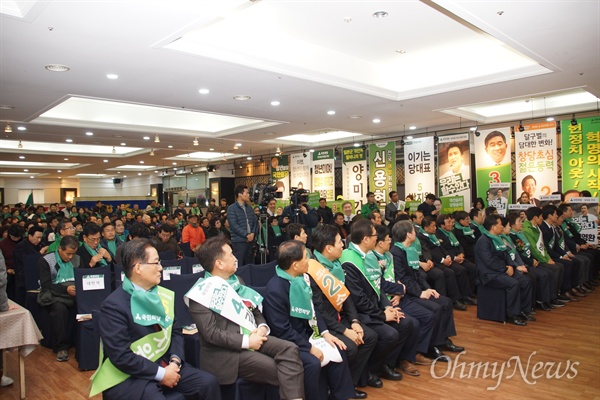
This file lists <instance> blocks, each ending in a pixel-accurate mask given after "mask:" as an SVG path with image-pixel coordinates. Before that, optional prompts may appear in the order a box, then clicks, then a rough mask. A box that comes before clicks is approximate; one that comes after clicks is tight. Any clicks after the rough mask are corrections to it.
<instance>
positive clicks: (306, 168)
mask: <svg viewBox="0 0 600 400" xmlns="http://www.w3.org/2000/svg"><path fill="white" fill-rule="evenodd" d="M311 184H312V182H311V179H310V157H309V156H308V154H306V153H295V154H292V155H290V187H295V188H298V189H306V190H308V191H310V189H311Z"/></svg>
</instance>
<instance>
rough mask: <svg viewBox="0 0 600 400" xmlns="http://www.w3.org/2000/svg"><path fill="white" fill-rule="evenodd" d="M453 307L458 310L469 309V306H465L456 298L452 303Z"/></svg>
mask: <svg viewBox="0 0 600 400" xmlns="http://www.w3.org/2000/svg"><path fill="white" fill-rule="evenodd" d="M452 307H454V309H455V310H458V311H467V306H465V305H464V304H463V303H461V302H460V301H458V300H454V303H452Z"/></svg>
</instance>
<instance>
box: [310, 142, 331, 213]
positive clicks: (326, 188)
mask: <svg viewBox="0 0 600 400" xmlns="http://www.w3.org/2000/svg"><path fill="white" fill-rule="evenodd" d="M312 157H313V158H312V169H313V173H312V189H313V191H315V192H319V193H320V197H325V198H326V199H327V200H335V174H334V172H335V168H334V158H333V149H331V150H318V151H315V152H313V153H312ZM317 204H318V201H317Z"/></svg>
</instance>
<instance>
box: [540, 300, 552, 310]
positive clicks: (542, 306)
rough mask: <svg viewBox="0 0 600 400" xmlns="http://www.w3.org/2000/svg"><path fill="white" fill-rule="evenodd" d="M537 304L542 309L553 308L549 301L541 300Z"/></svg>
mask: <svg viewBox="0 0 600 400" xmlns="http://www.w3.org/2000/svg"><path fill="white" fill-rule="evenodd" d="M536 306H537V308H539V309H540V310H542V311H550V310H552V308H550V305H549V304H548V303H544V302H541V301H538V302H537V303H536Z"/></svg>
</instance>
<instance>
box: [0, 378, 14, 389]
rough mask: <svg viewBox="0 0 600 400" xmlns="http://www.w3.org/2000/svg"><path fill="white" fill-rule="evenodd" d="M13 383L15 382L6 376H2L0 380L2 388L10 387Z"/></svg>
mask: <svg viewBox="0 0 600 400" xmlns="http://www.w3.org/2000/svg"><path fill="white" fill-rule="evenodd" d="M13 383H15V381H14V380H13V379H12V378H9V377H8V376H6V375H2V378H0V386H2V387H5V386H10V385H12V384H13Z"/></svg>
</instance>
